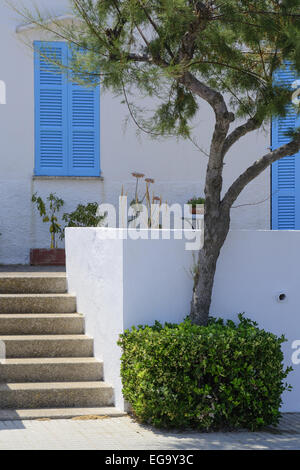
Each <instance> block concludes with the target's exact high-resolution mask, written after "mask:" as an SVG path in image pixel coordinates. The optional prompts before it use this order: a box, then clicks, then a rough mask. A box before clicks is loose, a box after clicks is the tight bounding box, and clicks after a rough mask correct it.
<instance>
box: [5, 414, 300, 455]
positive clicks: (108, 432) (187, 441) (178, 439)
mask: <svg viewBox="0 0 300 470" xmlns="http://www.w3.org/2000/svg"><path fill="white" fill-rule="evenodd" d="M14 449H15V450H23V449H30V450H32V449H33V450H52V449H53V450H76V449H84V450H86V449H88V450H89V449H90V450H92V449H96V450H143V449H145V450H195V449H203V450H210V449H212V450H218V449H220V450H221V449H224V450H226V449H228V450H229V449H254V450H260V449H274V450H275V449H277V450H278V449H284V450H291V449H300V414H286V415H284V417H283V419H282V422H281V425H280V427H279V429H277V430H273V429H268V430H266V431H265V432H255V433H249V432H234V433H197V432H168V431H164V432H161V431H157V430H154V429H152V428H150V427H148V426H140V425H138V424H137V423H136V422H134V421H133V420H132V419H131V418H129V417H127V416H126V417H123V418H107V419H102V420H53V421H23V422H22V421H4V422H0V450H14Z"/></svg>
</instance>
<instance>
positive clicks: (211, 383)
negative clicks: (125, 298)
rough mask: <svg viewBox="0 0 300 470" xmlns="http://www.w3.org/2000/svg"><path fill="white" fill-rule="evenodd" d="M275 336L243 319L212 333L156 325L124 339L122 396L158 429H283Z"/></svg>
mask: <svg viewBox="0 0 300 470" xmlns="http://www.w3.org/2000/svg"><path fill="white" fill-rule="evenodd" d="M284 341H285V339H284V337H280V338H279V337H276V336H275V335H274V334H271V333H268V332H266V331H264V330H262V329H259V328H258V327H257V324H256V323H254V322H252V321H250V320H247V319H245V318H244V317H243V315H239V323H238V324H235V323H233V322H232V321H228V322H227V323H224V322H223V321H222V320H211V321H210V324H209V325H208V326H197V325H192V324H191V323H190V321H185V322H183V323H181V324H179V325H171V324H166V325H165V326H162V325H161V324H160V323H156V324H155V325H154V326H152V327H150V326H144V327H139V328H132V330H131V331H129V330H128V331H126V332H125V333H124V334H123V335H121V338H120V341H119V345H120V346H121V347H122V351H123V354H122V366H121V376H122V381H123V394H124V397H125V399H126V400H127V401H128V402H129V403H130V405H131V407H132V409H133V412H134V414H135V416H136V417H137V418H138V419H139V420H141V421H142V422H144V423H150V424H152V425H154V426H157V427H167V428H171V427H176V428H186V427H192V428H195V429H198V430H219V429H229V430H233V429H238V428H247V429H250V430H256V429H259V428H261V427H263V426H266V425H276V424H277V423H278V420H279V417H280V412H279V408H280V405H281V403H282V402H281V395H282V393H283V392H284V391H285V390H289V388H290V387H289V386H288V385H287V384H286V383H285V382H284V379H285V378H286V377H287V374H288V373H289V371H290V370H291V369H290V368H288V369H285V368H284V366H283V353H282V351H281V344H282V343H283V342H284Z"/></svg>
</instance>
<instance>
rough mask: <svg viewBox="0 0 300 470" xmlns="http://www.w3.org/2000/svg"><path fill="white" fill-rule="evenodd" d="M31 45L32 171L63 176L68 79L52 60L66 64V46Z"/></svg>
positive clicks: (56, 44)
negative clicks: (33, 123)
mask: <svg viewBox="0 0 300 470" xmlns="http://www.w3.org/2000/svg"><path fill="white" fill-rule="evenodd" d="M34 46H35V174H36V175H47V176H52V175H55V176H56V175H58V176H59V175H63V176H64V175H67V174H68V167H67V158H66V157H67V154H68V137H67V132H68V116H67V108H68V81H67V78H66V77H65V75H64V74H63V73H62V72H61V69H60V67H59V66H58V65H56V64H55V63H54V62H60V63H61V64H62V65H64V66H67V63H68V46H67V44H66V43H63V42H38V41H37V42H35V43H34ZM51 60H52V61H53V62H51Z"/></svg>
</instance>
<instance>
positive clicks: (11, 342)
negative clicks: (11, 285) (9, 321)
mask: <svg viewBox="0 0 300 470" xmlns="http://www.w3.org/2000/svg"><path fill="white" fill-rule="evenodd" d="M0 323H1V318H0ZM0 341H3V342H4V343H5V347H6V358H8V359H10V358H11V359H13V358H37V357H44V358H51V357H92V356H93V339H92V338H90V337H89V336H86V335H24V336H23V335H20V336H0ZM0 403H1V401H0Z"/></svg>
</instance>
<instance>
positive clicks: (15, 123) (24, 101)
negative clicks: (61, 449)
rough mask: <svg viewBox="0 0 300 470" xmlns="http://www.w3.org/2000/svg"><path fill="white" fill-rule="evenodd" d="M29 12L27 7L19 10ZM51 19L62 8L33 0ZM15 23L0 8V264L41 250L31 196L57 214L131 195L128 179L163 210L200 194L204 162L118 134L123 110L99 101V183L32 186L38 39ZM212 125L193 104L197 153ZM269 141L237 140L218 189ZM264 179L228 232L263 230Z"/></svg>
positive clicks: (191, 153) (191, 151)
mask: <svg viewBox="0 0 300 470" xmlns="http://www.w3.org/2000/svg"><path fill="white" fill-rule="evenodd" d="M23 3H24V4H26V5H28V6H29V5H30V4H31V3H32V2H31V0H25V1H24V2H23ZM35 3H36V4H37V5H46V6H48V7H50V9H51V11H52V12H53V13H55V14H62V13H64V12H66V11H67V10H66V5H67V4H68V1H67V0H43V1H42V0H37V1H36V2H35ZM20 22H21V20H20V18H19V17H17V15H16V13H14V12H12V11H11V10H10V9H9V8H8V7H7V6H6V4H5V2H3V1H1V2H0V80H4V81H5V83H6V85H7V104H6V105H0V232H1V233H2V237H1V238H0V263H27V262H28V255H29V249H30V248H33V247H35V248H37V247H45V246H47V245H48V243H49V235H48V233H47V228H46V227H45V226H43V224H42V223H41V220H40V218H39V216H38V215H37V213H36V212H35V210H34V209H33V207H32V204H31V195H32V193H33V192H35V191H37V192H38V193H39V194H41V195H42V196H43V197H45V196H47V195H48V194H49V193H50V191H52V192H56V193H57V194H58V195H59V196H60V197H62V198H63V199H65V201H66V207H65V210H66V211H69V210H72V209H73V208H75V206H76V205H77V204H78V203H79V202H92V201H99V202H113V203H116V202H117V200H118V196H119V194H120V192H121V187H122V185H124V187H125V189H126V190H128V191H129V192H130V191H131V190H132V191H133V187H134V181H133V179H132V178H131V172H132V171H141V172H144V173H145V174H146V175H147V176H148V177H152V178H154V179H155V180H156V185H155V192H156V194H157V195H159V196H162V197H163V199H164V200H167V201H168V202H171V203H173V202H179V203H185V202H186V201H187V200H188V199H189V198H190V197H192V196H194V195H201V194H203V185H204V177H205V167H206V157H205V156H203V155H202V154H200V153H199V152H198V151H197V150H196V148H195V147H194V146H193V145H192V144H191V143H189V142H182V141H181V142H176V140H168V141H160V142H158V141H153V140H151V139H149V138H148V137H147V136H142V137H141V138H138V137H137V135H136V128H135V126H134V124H133V123H130V124H129V126H128V127H127V130H126V131H124V120H125V118H126V117H127V116H128V110H127V108H126V106H125V105H122V104H121V99H120V98H114V97H113V96H112V95H111V94H110V93H107V94H103V93H102V95H101V169H102V176H103V178H104V179H103V180H100V179H99V180H93V181H90V180H87V179H80V180H79V179H72V178H68V179H67V180H58V179H55V178H52V179H50V180H46V181H45V180H33V179H32V176H33V170H34V86H33V72H34V69H33V57H32V50H31V48H30V47H28V43H29V44H30V43H32V41H33V39H42V37H41V34H40V33H38V32H36V31H31V32H30V33H26V34H25V33H24V32H23V33H19V34H16V32H15V31H16V27H17V25H18V24H20ZM213 123H214V118H213V115H212V112H211V110H210V109H209V108H208V106H206V104H205V103H202V104H201V113H200V115H199V118H198V127H197V128H196V132H195V136H196V138H197V141H198V143H199V145H200V146H201V147H203V148H208V147H209V138H210V135H211V132H212V129H213ZM268 146H269V135H268V133H267V134H265V133H264V132H258V133H256V134H253V135H251V136H248V137H245V138H244V139H243V141H242V142H241V143H240V144H239V145H237V146H236V147H234V148H233V149H232V152H231V153H230V154H229V155H228V156H227V158H226V165H225V172H224V189H226V187H228V185H229V183H230V182H231V181H232V180H233V179H234V178H235V177H236V176H238V174H239V173H240V172H241V171H242V170H243V169H245V168H246V167H247V166H248V165H249V164H250V163H252V162H253V161H254V160H255V159H257V157H258V156H259V155H262V154H263V153H265V152H266V148H267V147H268ZM269 187H270V175H269V170H267V171H265V172H264V174H263V175H261V176H260V177H259V178H258V179H256V180H255V181H254V182H253V183H252V184H250V185H249V187H248V188H247V190H245V192H244V193H243V195H242V196H241V198H240V199H239V201H238V202H237V203H236V205H239V204H244V203H246V204H252V203H255V202H259V201H263V200H265V199H267V201H266V202H264V203H262V204H259V205H249V206H244V207H240V208H235V209H233V210H232V228H257V229H262V228H269V225H270V216H269V213H270V201H269V199H268V196H269V194H270V191H269Z"/></svg>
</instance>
